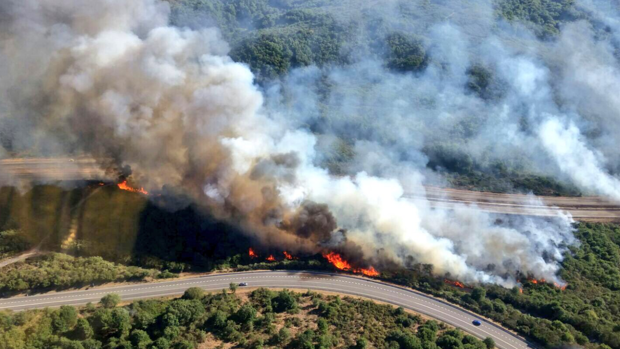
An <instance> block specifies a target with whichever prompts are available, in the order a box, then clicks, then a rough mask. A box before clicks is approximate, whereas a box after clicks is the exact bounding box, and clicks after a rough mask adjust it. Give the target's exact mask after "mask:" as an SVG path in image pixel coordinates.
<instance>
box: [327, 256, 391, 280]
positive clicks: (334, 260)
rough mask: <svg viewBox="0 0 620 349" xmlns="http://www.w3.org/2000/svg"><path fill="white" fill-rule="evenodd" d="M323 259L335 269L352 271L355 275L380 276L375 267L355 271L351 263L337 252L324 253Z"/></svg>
mask: <svg viewBox="0 0 620 349" xmlns="http://www.w3.org/2000/svg"><path fill="white" fill-rule="evenodd" d="M323 257H325V258H326V259H327V261H328V262H329V263H331V264H332V265H333V266H334V267H336V268H338V269H340V270H351V271H352V272H354V273H355V274H364V275H366V276H378V275H379V272H378V271H377V270H375V268H373V267H369V268H367V269H366V268H357V269H353V268H352V267H351V264H349V262H347V261H345V260H344V259H343V258H342V256H341V255H340V254H338V253H336V252H330V253H323Z"/></svg>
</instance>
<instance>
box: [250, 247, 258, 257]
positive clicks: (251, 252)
mask: <svg viewBox="0 0 620 349" xmlns="http://www.w3.org/2000/svg"><path fill="white" fill-rule="evenodd" d="M248 255H250V258H256V257H258V255H257V254H256V252H254V250H253V249H252V248H251V247H250V251H249V252H248Z"/></svg>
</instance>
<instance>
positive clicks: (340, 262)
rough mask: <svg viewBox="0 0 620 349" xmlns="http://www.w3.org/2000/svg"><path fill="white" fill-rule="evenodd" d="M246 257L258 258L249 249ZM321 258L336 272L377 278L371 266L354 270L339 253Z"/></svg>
mask: <svg viewBox="0 0 620 349" xmlns="http://www.w3.org/2000/svg"><path fill="white" fill-rule="evenodd" d="M282 254H283V255H284V259H288V260H295V259H299V258H298V257H294V256H293V255H291V254H290V253H289V252H287V251H284V252H282ZM248 256H250V258H252V259H255V258H259V255H258V254H257V253H256V251H254V249H253V248H251V247H250V248H249V250H248ZM323 257H324V258H325V259H327V261H328V262H329V263H330V264H331V265H333V266H334V267H335V268H336V269H338V270H343V271H350V272H353V273H355V274H363V275H366V276H379V272H378V271H377V270H375V268H374V267H372V266H370V267H368V268H354V267H352V266H351V263H349V262H348V261H347V260H345V259H344V258H343V257H342V255H340V254H339V253H336V252H324V253H323ZM265 260H267V261H268V262H275V261H276V258H275V257H274V256H273V254H270V255H269V256H268V257H266V258H265Z"/></svg>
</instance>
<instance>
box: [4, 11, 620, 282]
mask: <svg viewBox="0 0 620 349" xmlns="http://www.w3.org/2000/svg"><path fill="white" fill-rule="evenodd" d="M478 10H479V8H478V7H476V11H478ZM482 12H483V13H487V12H488V11H482ZM168 15H169V7H168V4H167V3H165V2H162V1H159V0H135V1H127V0H96V1H91V2H86V3H85V2H81V1H78V0H61V1H58V0H19V1H17V0H8V1H3V2H2V4H0V81H1V82H0V102H1V104H2V105H4V106H6V107H5V108H6V109H7V113H6V114H4V116H2V118H5V119H7V120H3V121H5V122H7V123H10V124H11V125H13V127H14V134H15V137H13V138H14V139H15V140H16V141H17V142H22V143H24V144H28V143H38V144H39V145H41V144H42V145H44V146H43V147H42V148H44V149H47V150H48V151H49V153H50V154H55V153H62V152H64V151H68V150H75V149H80V150H82V151H85V152H88V153H90V154H92V155H94V156H96V157H105V158H108V157H111V158H113V159H115V161H116V162H117V163H118V165H130V166H131V168H132V169H133V171H134V175H135V176H136V177H137V178H138V179H139V180H140V182H141V184H144V185H145V186H146V187H147V188H148V189H155V190H157V189H159V188H161V187H162V186H172V187H180V188H184V189H185V190H186V191H188V192H191V193H193V195H194V198H195V200H196V201H197V202H198V203H199V204H201V205H204V206H205V207H207V208H208V209H210V210H212V211H213V212H215V214H216V215H218V217H220V218H222V219H226V220H229V221H231V222H235V223H238V224H239V225H241V226H242V227H243V228H244V229H245V230H246V231H247V233H248V234H252V235H254V236H256V238H257V239H260V240H261V241H262V242H263V243H265V244H269V245H273V246H282V247H285V248H287V249H288V248H295V247H296V248H298V249H301V250H304V251H318V250H320V249H321V248H322V247H321V246H323V245H325V244H329V243H330V241H331V242H333V241H332V240H333V238H334V232H335V231H336V229H338V228H340V229H344V230H346V240H347V241H348V242H350V243H353V244H355V245H357V246H358V247H359V250H360V253H361V254H362V257H363V259H364V260H365V261H366V262H377V261H378V260H379V255H381V258H388V259H389V260H390V261H392V262H397V263H404V261H405V260H406V259H407V257H413V258H414V259H415V261H417V262H419V263H427V264H432V265H433V266H434V272H435V273H437V274H438V275H443V274H446V273H449V274H450V275H451V277H454V278H458V279H460V280H462V281H465V282H493V283H499V284H502V285H506V286H509V285H512V284H514V283H515V282H516V280H515V278H516V276H517V275H518V273H525V274H531V275H533V276H535V277H537V278H545V279H547V280H555V281H558V282H561V281H559V280H558V277H557V275H556V274H557V271H558V270H559V265H558V263H559V261H560V260H561V258H562V253H563V252H564V251H565V249H566V246H567V245H569V244H571V243H573V242H574V238H573V236H572V232H571V231H572V228H571V222H572V221H571V219H570V217H566V216H563V215H561V214H558V215H557V217H555V218H549V219H534V218H524V217H510V216H505V217H498V216H496V215H490V214H487V213H484V212H481V211H479V210H477V209H476V208H475V207H466V206H456V207H454V209H453V210H435V209H432V208H431V207H430V204H429V203H428V202H427V201H426V200H425V199H423V198H419V199H409V198H406V197H405V192H406V191H418V192H423V191H424V189H423V186H422V184H423V181H424V180H425V178H426V177H425V175H428V173H426V172H425V171H424V170H420V165H422V164H423V163H424V162H425V161H426V160H425V157H424V156H423V155H421V153H420V148H421V146H422V145H423V140H424V137H432V134H431V133H427V134H424V132H410V131H415V130H416V128H419V129H422V126H421V125H422V124H423V123H425V122H430V121H432V126H433V129H436V130H437V132H438V134H443V133H442V132H444V131H445V130H449V129H450V128H452V127H453V126H454V125H455V124H457V123H458V122H459V121H462V120H466V119H467V118H468V115H467V114H468V112H472V113H480V114H484V115H489V114H493V115H496V117H497V118H498V119H496V120H489V122H488V123H484V127H482V128H481V133H480V136H479V137H480V141H479V142H472V144H469V145H466V148H469V149H470V150H471V152H472V154H476V152H479V153H482V150H481V149H482V148H484V147H485V145H488V144H497V149H498V151H501V152H502V154H503V155H506V154H509V153H510V152H511V151H515V147H516V148H519V149H521V147H523V148H522V149H524V151H526V152H527V153H528V154H535V153H536V150H540V149H547V150H550V149H555V148H556V147H557V146H558V144H559V145H560V146H564V147H569V146H570V147H574V150H575V151H581V150H583V149H585V146H583V145H582V144H581V143H580V141H579V136H578V134H576V133H575V132H573V131H571V130H570V128H569V129H568V131H566V129H563V128H561V127H560V128H557V127H553V125H550V124H549V123H548V121H541V120H547V118H546V117H545V116H544V115H546V114H543V113H542V112H554V111H557V110H555V109H557V108H552V107H550V105H551V103H550V100H551V99H552V97H551V96H550V94H551V92H550V90H551V88H550V87H548V86H547V80H546V79H547V77H546V75H547V72H546V70H545V69H544V68H541V67H539V66H538V63H537V62H536V61H533V60H530V59H527V58H523V57H521V56H520V54H519V53H518V52H514V51H513V49H511V48H508V47H503V45H502V44H501V43H498V42H497V41H494V39H491V38H490V39H489V40H488V41H485V43H484V44H483V45H481V46H476V47H469V46H470V44H469V41H468V39H467V35H466V34H464V33H467V31H461V29H460V28H459V27H458V26H454V25H450V24H441V25H438V26H433V27H432V30H431V35H433V36H436V37H449V38H451V39H450V40H454V41H457V42H460V45H450V43H449V42H444V43H443V44H437V45H436V46H435V47H433V48H432V49H431V51H432V52H436V57H437V60H438V61H439V62H441V61H442V60H443V62H442V63H443V65H444V66H445V67H449V68H450V69H447V70H442V69H440V68H439V66H431V67H429V69H428V70H427V72H426V73H425V74H423V75H421V76H414V75H411V74H405V75H396V74H392V73H389V72H385V71H384V70H383V68H382V67H380V66H377V65H376V62H372V61H364V62H359V63H358V64H355V65H353V66H352V67H351V68H343V69H334V70H333V71H331V72H329V74H330V79H333V80H334V81H337V82H338V83H337V86H339V88H342V89H346V88H347V86H348V85H349V84H352V85H355V84H357V83H358V82H359V81H357V80H355V79H361V80H364V79H366V78H367V77H370V79H371V80H373V81H374V82H373V84H372V85H371V86H370V87H369V88H370V90H371V91H373V92H374V93H371V94H368V95H366V97H367V96H370V95H374V96H375V97H374V99H370V100H369V99H366V98H365V97H364V99H365V104H364V103H362V104H359V102H360V100H359V99H358V98H357V97H356V95H354V94H349V93H346V92H343V93H341V94H334V96H332V98H334V101H333V103H337V104H338V105H340V106H341V108H342V110H347V111H348V110H351V109H349V108H364V106H365V105H368V104H372V105H373V108H375V111H376V112H377V115H382V116H384V118H383V119H381V120H379V118H378V117H377V118H375V121H373V120H367V121H368V122H369V123H370V125H371V129H372V130H373V132H372V133H371V136H370V137H367V139H360V140H359V141H358V142H356V144H355V147H356V149H357V154H356V156H357V160H359V161H357V163H358V164H359V166H358V168H355V169H353V171H352V173H351V174H349V175H347V176H340V177H335V176H332V175H330V174H329V172H328V171H327V170H326V169H324V168H321V167H320V166H317V163H319V162H320V160H321V157H322V156H323V155H322V154H321V152H320V151H319V149H321V147H320V144H319V139H318V138H317V136H316V135H314V134H312V133H310V132H308V131H307V130H305V129H303V128H301V127H300V125H301V124H302V123H303V122H304V121H305V120H307V119H309V118H310V117H312V116H313V115H312V113H313V110H314V111H316V110H318V108H317V107H316V101H315V100H312V99H311V98H310V97H311V96H312V90H311V89H308V88H304V86H310V85H304V84H298V83H303V82H305V81H306V79H313V78H316V76H315V75H317V74H323V72H322V71H321V70H320V69H317V68H308V69H306V70H302V71H298V72H295V73H293V74H292V75H291V77H290V79H288V80H287V81H286V82H285V84H288V86H285V87H282V86H274V87H272V90H270V91H268V92H267V93H266V94H265V95H263V94H262V93H261V91H259V88H258V87H257V86H256V85H254V83H253V75H252V73H251V71H250V70H249V68H248V67H247V66H245V65H243V64H240V63H235V62H233V61H232V60H231V58H229V57H228V56H227V54H228V50H229V48H228V45H227V44H226V43H225V42H224V41H223V40H222V39H221V37H220V35H219V32H218V31H217V30H216V29H214V28H207V29H202V30H190V29H187V28H177V27H171V26H169V25H168ZM474 31H475V30H474ZM475 32H476V31H475ZM494 45H495V46H494ZM490 47H495V48H496V49H502V50H504V51H505V52H504V53H503V54H501V55H497V56H496V57H499V58H497V61H496V62H491V63H493V64H494V65H496V66H497V70H498V71H499V72H500V74H502V78H504V79H505V80H508V81H510V84H512V86H513V87H512V88H511V89H510V91H509V93H508V96H507V97H506V101H507V102H506V104H504V105H502V104H494V105H493V104H486V103H484V102H482V101H480V99H479V98H477V97H475V96H471V95H466V94H464V93H463V92H462V89H461V85H462V82H463V81H465V80H466V78H465V73H466V67H467V63H466V62H465V61H463V60H460V59H458V58H457V56H458V55H460V54H462V53H463V52H464V51H468V50H474V51H483V50H485V49H490ZM500 58H501V60H500ZM491 60H493V58H491ZM350 69H352V70H350ZM360 71H361V72H362V73H364V74H359V72H360ZM352 72H353V73H355V74H352ZM373 72H374V73H373ZM373 74H375V75H374V76H373ZM295 79H297V80H295ZM361 82H362V83H364V82H365V81H361ZM280 88H286V89H287V90H288V91H298V92H299V93H300V96H303V101H304V104H302V106H301V107H300V108H299V109H298V110H297V111H296V112H292V111H290V110H286V108H283V107H282V106H281V105H279V103H278V102H277V98H279V96H278V94H279V89H280ZM403 91H407V93H406V94H403ZM395 95H400V98H395V97H394V96H395ZM264 96H267V97H268V98H269V100H268V102H267V103H264V102H263V98H264ZM337 96H340V97H341V98H340V99H339V100H338V101H336V99H337ZM272 97H273V99H272ZM524 98H532V105H531V107H530V110H528V111H526V114H527V116H528V117H529V118H530V119H531V120H532V122H538V123H540V124H541V125H543V126H544V125H547V126H545V127H543V128H541V129H540V130H541V131H540V133H539V134H538V135H540V136H544V137H542V138H543V139H544V140H545V141H546V142H551V143H544V142H543V143H540V142H536V143H535V145H534V146H527V147H526V146H525V145H527V144H528V141H529V140H531V139H536V137H537V135H536V134H530V135H522V134H518V133H517V132H516V131H513V130H515V129H516V126H515V125H516V124H517V120H514V119H512V118H511V117H512V115H514V112H513V110H512V108H515V107H516V105H517V104H519V101H522V100H523V99H524ZM421 105H422V107H420V106H421ZM439 106H441V107H439ZM411 110H414V111H415V113H414V114H413V115H411V114H410V112H411ZM502 118H504V119H502ZM498 120H499V121H498ZM377 121H378V122H377ZM498 123H499V124H501V125H502V128H504V127H505V128H504V130H505V131H504V132H505V133H506V134H497V132H496V131H497V129H496V128H493V125H497V124H498ZM343 127H346V125H344V126H343ZM510 132H512V133H510ZM554 132H555V133H554ZM493 133H495V134H494V135H493V136H492V137H491V136H490V135H491V134H493ZM508 133H510V134H508ZM549 133H551V135H554V134H555V135H556V137H555V138H553V137H548V138H547V137H546V136H547V135H548V134H549ZM567 134H568V135H569V136H572V138H571V139H565V138H566V137H565V136H566V135H567ZM418 135H419V136H420V137H417V136H418ZM327 138H328V137H327ZM573 138H574V140H573ZM483 140H484V141H483ZM560 141H562V142H564V143H558V142H560ZM389 144H393V145H394V146H393V147H392V146H388V145H389ZM40 147H41V146H40ZM585 154H586V155H584V157H583V158H582V160H583V161H586V162H592V165H591V167H589V168H591V169H589V170H588V171H590V172H588V174H591V175H598V174H599V172H597V170H600V166H601V164H602V163H601V162H600V161H601V160H600V159H599V158H598V157H597V156H596V153H594V152H592V153H591V154H592V156H589V155H587V154H590V153H585ZM551 155H552V156H554V157H555V158H557V159H558V162H560V163H563V161H564V159H565V158H566V156H569V155H566V154H564V153H551ZM497 156H502V155H497ZM533 157H535V156H534V155H533ZM566 166H567V168H563V167H561V170H562V171H566V172H567V173H568V172H570V173H573V172H575V171H581V168H580V167H579V166H578V163H577V162H573V163H572V164H571V163H569V165H566ZM574 178H576V180H577V179H580V178H582V177H574ZM583 178H587V177H586V176H584V177H583ZM612 182H613V181H612ZM592 189H593V190H601V191H602V190H606V189H605V188H603V187H600V186H598V187H596V186H595V187H592Z"/></svg>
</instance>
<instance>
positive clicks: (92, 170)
mask: <svg viewBox="0 0 620 349" xmlns="http://www.w3.org/2000/svg"><path fill="white" fill-rule="evenodd" d="M2 175H5V176H6V175H8V176H9V177H10V178H17V179H25V180H42V181H49V180H57V181H62V180H65V181H66V180H84V179H86V180H114V178H112V177H111V176H110V175H109V174H106V173H105V171H104V170H102V169H101V168H100V167H99V166H98V165H97V161H95V160H94V159H91V158H75V159H69V158H64V159H63V158H53V159H34V158H33V159H6V160H0V179H1V178H2ZM425 189H426V193H423V192H420V193H409V194H407V196H408V197H410V198H411V199H413V200H415V199H416V198H423V197H426V199H427V200H429V201H430V203H431V205H432V206H433V207H437V208H448V209H449V208H452V207H454V205H457V204H465V205H475V206H476V207H477V208H478V209H481V210H484V211H488V212H496V213H508V214H520V215H534V216H555V215H556V214H557V211H558V210H560V211H566V212H568V213H570V214H571V215H572V216H573V218H574V219H575V220H580V221H596V222H620V203H614V202H612V201H610V200H607V199H604V198H600V197H551V196H543V197H540V196H539V197H532V196H528V195H523V194H497V193H488V192H476V191H468V190H458V189H447V188H437V187H426V188H425Z"/></svg>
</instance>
